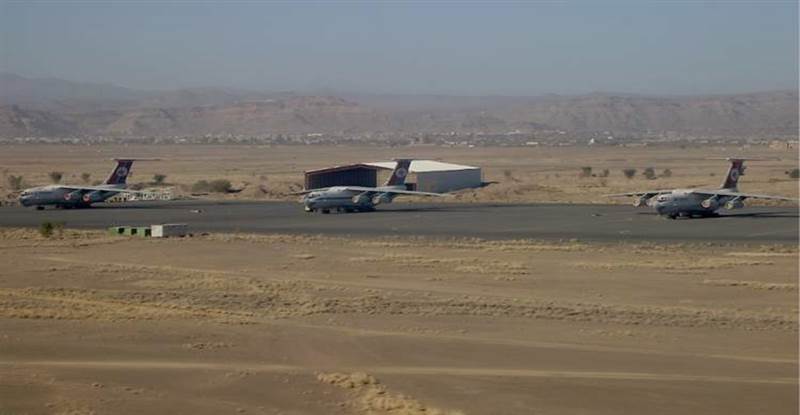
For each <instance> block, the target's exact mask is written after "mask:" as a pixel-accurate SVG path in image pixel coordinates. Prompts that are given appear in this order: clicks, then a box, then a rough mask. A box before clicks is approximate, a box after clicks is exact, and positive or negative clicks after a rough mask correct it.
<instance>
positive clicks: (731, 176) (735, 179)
mask: <svg viewBox="0 0 800 415" xmlns="http://www.w3.org/2000/svg"><path fill="white" fill-rule="evenodd" d="M727 160H728V161H730V162H731V167H730V168H728V174H727V175H725V181H723V182H722V185H721V186H720V187H721V188H722V189H732V190H735V189H737V188H738V187H739V177H741V176H743V175H744V159H741V158H729V159H727Z"/></svg>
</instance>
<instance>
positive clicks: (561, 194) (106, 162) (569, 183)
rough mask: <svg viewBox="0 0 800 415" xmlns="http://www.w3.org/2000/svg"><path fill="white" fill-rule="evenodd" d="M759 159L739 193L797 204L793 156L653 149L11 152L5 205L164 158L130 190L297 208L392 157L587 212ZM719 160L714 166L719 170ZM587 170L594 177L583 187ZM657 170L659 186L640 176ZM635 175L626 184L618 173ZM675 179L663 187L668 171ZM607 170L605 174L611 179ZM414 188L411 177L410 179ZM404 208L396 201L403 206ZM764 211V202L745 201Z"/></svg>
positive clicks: (470, 195)
mask: <svg viewBox="0 0 800 415" xmlns="http://www.w3.org/2000/svg"><path fill="white" fill-rule="evenodd" d="M729 156H738V157H748V158H758V159H762V161H753V162H748V164H747V166H748V169H747V173H746V176H745V177H743V178H742V180H741V182H740V188H741V190H742V191H748V192H755V193H761V194H774V195H785V196H788V197H797V196H798V182H797V179H792V178H790V177H789V176H788V175H787V174H786V172H787V171H789V170H791V169H794V168H797V167H798V153H797V149H782V150H776V149H773V148H769V147H767V146H730V147H718V146H692V147H687V148H681V147H677V146H650V147H602V146H601V147H589V146H583V147H561V148H559V147H513V148H512V147H490V148H484V147H476V148H467V147H452V148H451V147H438V146H408V147H395V148H386V147H377V146H248V145H232V146H212V145H134V144H131V145H99V146H81V145H5V146H3V148H2V151H0V175H2V176H5V177H3V179H2V181H1V182H0V198H3V199H5V200H7V201H13V200H14V199H15V196H16V194H17V193H16V192H15V191H14V190H13V189H10V188H9V181H8V176H9V175H12V176H22V178H23V180H22V181H23V183H24V185H26V186H33V185H42V184H49V183H51V180H50V179H49V177H48V173H49V172H52V171H58V172H62V173H64V177H63V179H62V183H77V184H80V183H82V180H83V179H82V178H81V175H82V173H89V175H90V178H89V182H93V181H98V180H105V178H106V177H107V176H108V173H109V172H110V171H111V169H112V167H113V162H111V161H110V159H111V158H113V157H151V158H160V159H161V161H158V162H140V163H137V164H136V165H134V168H133V173H132V176H131V177H130V178H129V183H142V184H144V185H148V184H149V183H150V182H152V180H153V175H155V174H164V175H166V180H165V182H166V185H167V186H170V187H172V188H173V189H174V193H175V194H177V195H182V194H183V195H186V194H189V193H191V187H192V184H194V183H195V182H197V181H199V180H214V179H227V180H230V181H231V182H232V185H233V187H234V188H236V189H242V191H241V192H240V193H236V194H228V195H219V194H212V195H208V196H205V197H209V198H234V199H258V200H294V199H296V198H297V196H294V195H291V194H290V193H292V192H293V191H297V190H300V189H301V188H302V187H303V172H304V171H305V170H312V169H317V168H324V167H330V166H334V165H342V164H348V163H357V162H364V161H379V160H390V159H392V158H396V157H415V158H426V159H437V160H442V161H447V162H452V163H460V164H467V165H474V166H480V167H482V168H483V176H484V181H486V182H497V183H495V184H492V185H490V186H487V187H485V188H482V189H478V190H466V191H462V192H459V193H458V194H456V195H454V196H453V197H449V198H447V200H448V201H463V202H473V201H478V202H499V203H505V202H511V203H519V202H581V203H630V200H627V199H612V198H607V197H604V196H603V195H605V194H609V193H619V192H630V191H635V190H648V189H664V188H673V187H717V186H719V184H720V183H721V182H722V180H723V178H724V177H725V173H726V171H727V168H728V163H727V162H726V161H724V160H719V158H724V157H729ZM714 158H716V159H717V160H714ZM583 167H591V168H592V170H591V174H593V175H594V176H595V177H592V176H591V175H589V176H588V177H580V174H581V172H582V168H583ZM647 167H652V168H653V169H654V170H655V172H656V174H657V177H656V178H655V179H652V180H649V179H647V178H645V177H644V176H643V175H642V172H643V171H644V169H645V168H647ZM627 168H635V169H636V170H637V172H636V175H635V176H634V178H632V179H628V178H626V177H625V176H624V175H623V173H622V170H623V169H627ZM667 169H668V170H670V172H671V175H669V177H666V175H664V170H667ZM604 170H608V175H607V177H601V176H604ZM412 179H413V177H412ZM402 200H407V199H399V201H402ZM748 204H758V201H748Z"/></svg>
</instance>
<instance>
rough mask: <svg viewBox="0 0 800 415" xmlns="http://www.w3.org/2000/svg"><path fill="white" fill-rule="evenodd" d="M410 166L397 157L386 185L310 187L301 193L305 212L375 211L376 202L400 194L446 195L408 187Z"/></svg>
mask: <svg viewBox="0 0 800 415" xmlns="http://www.w3.org/2000/svg"><path fill="white" fill-rule="evenodd" d="M410 166H411V160H408V159H400V160H397V166H395V168H394V170H393V171H392V174H391V176H389V180H388V181H387V182H386V184H385V185H383V186H378V187H363V186H334V187H328V188H322V189H311V190H307V191H305V192H302V193H303V194H305V196H304V197H303V205H304V207H305V210H306V212H317V211H319V212H322V213H330V211H331V210H335V211H337V212H348V213H349V212H369V211H372V210H375V206H376V205H379V204H384V203H392V201H393V200H394V198H395V197H397V196H398V195H411V196H443V195H442V194H440V193H429V192H417V191H413V190H407V189H406V186H405V180H406V176H407V175H408V169H409V167H410Z"/></svg>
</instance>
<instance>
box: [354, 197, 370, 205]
mask: <svg viewBox="0 0 800 415" xmlns="http://www.w3.org/2000/svg"><path fill="white" fill-rule="evenodd" d="M370 202H371V200H370V198H369V196H367V195H365V194H360V195H356V196H353V203H355V204H357V205H366V204H369V203H370Z"/></svg>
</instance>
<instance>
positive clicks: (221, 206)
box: [0, 200, 798, 243]
mask: <svg viewBox="0 0 800 415" xmlns="http://www.w3.org/2000/svg"><path fill="white" fill-rule="evenodd" d="M43 221H58V222H64V224H65V225H66V226H67V227H70V228H86V229H88V228H105V227H110V226H115V225H149V224H155V223H187V224H189V225H190V227H191V229H192V231H194V232H246V233H289V234H325V235H339V236H345V235H353V236H391V235H401V236H402V235H420V236H433V237H476V238H484V239H580V240H590V241H617V240H631V241H637V240H641V241H656V242H657V241H665V242H669V241H671V242H679V241H694V242H723V243H724V242H750V243H797V241H798V210H797V208H794V207H784V208H774V207H770V208H767V207H758V208H746V209H742V210H740V211H735V212H726V213H724V214H723V215H722V216H721V217H718V218H707V219H679V220H668V219H665V218H662V217H659V216H658V215H656V214H655V212H653V211H651V210H643V209H636V208H634V207H631V206H622V205H599V204H598V205H588V204H523V205H510V204H495V205H489V204H411V203H397V204H392V205H387V206H380V207H379V209H378V210H377V211H375V212H369V213H354V214H336V213H332V214H329V215H323V214H309V213H306V212H304V211H303V209H302V207H301V206H300V205H299V204H297V203H290V202H238V201H237V202H216V201H198V200H192V201H172V202H136V203H127V204H124V205H118V204H117V205H109V204H99V205H96V206H95V207H93V208H91V209H80V210H61V209H50V208H48V209H47V210H44V211H37V210H35V209H31V208H22V207H6V208H0V226H6V227H35V226H38V225H39V224H40V223H42V222H43Z"/></svg>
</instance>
